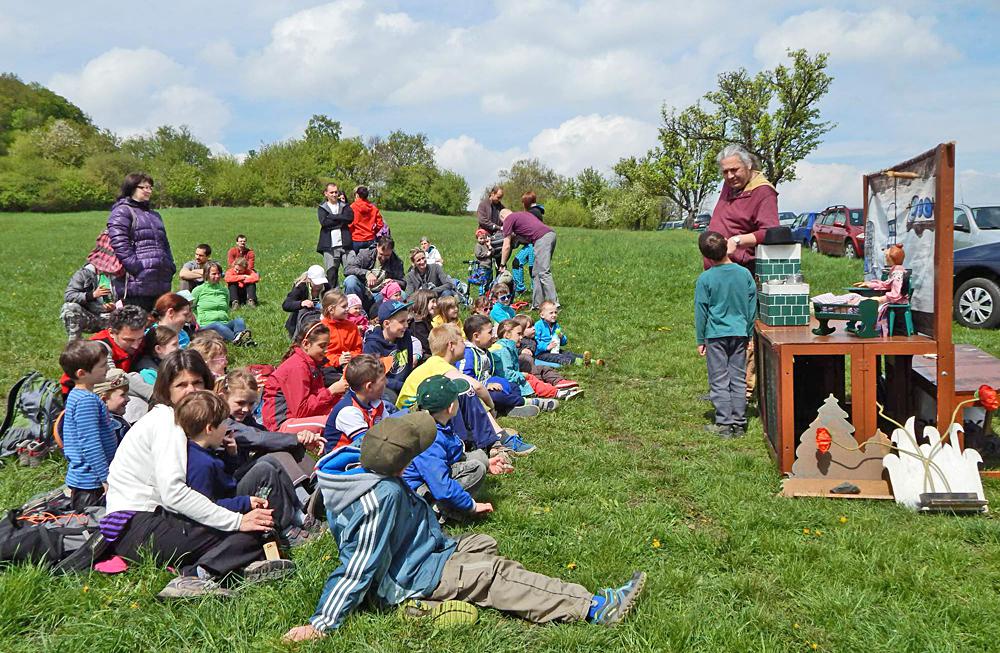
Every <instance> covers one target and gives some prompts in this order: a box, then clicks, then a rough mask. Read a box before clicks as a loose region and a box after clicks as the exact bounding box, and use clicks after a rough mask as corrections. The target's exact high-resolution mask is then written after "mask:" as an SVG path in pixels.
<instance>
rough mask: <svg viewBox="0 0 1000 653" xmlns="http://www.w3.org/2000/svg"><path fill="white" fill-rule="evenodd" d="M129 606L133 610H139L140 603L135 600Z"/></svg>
mask: <svg viewBox="0 0 1000 653" xmlns="http://www.w3.org/2000/svg"><path fill="white" fill-rule="evenodd" d="M129 607H130V608H132V609H133V610H138V609H139V604H138V603H136V602H134V601H133V602H132V605H130V606H129Z"/></svg>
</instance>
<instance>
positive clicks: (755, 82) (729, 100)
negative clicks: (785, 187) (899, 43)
mask: <svg viewBox="0 0 1000 653" xmlns="http://www.w3.org/2000/svg"><path fill="white" fill-rule="evenodd" d="M788 56H789V57H790V58H791V60H792V67H791V68H788V67H787V66H785V65H783V64H779V65H778V66H776V67H775V68H774V70H762V71H760V72H759V73H757V74H756V75H754V76H753V77H750V75H749V74H748V73H747V71H746V70H744V69H743V68H740V69H739V70H737V71H733V72H727V73H722V74H721V75H719V88H718V89H717V90H715V91H711V92H709V93H706V94H705V99H706V100H708V101H709V102H711V103H712V104H713V105H714V106H715V107H716V112H715V119H716V120H717V121H718V122H719V124H720V125H721V131H719V132H710V133H706V134H704V136H703V137H704V138H706V139H708V140H710V141H711V142H713V143H714V144H715V145H716V146H722V145H723V144H724V143H727V142H732V143H739V144H740V145H742V146H743V147H745V148H746V149H747V151H749V152H750V153H752V154H754V155H755V156H756V157H757V158H758V159H759V160H760V164H761V170H762V171H763V173H764V176H765V177H767V179H768V180H769V181H770V182H771V183H772V184H774V185H778V184H779V183H780V182H782V181H792V180H793V179H795V164H796V163H798V162H799V161H801V160H802V159H804V158H805V157H806V156H808V155H809V153H810V152H812V151H813V150H815V149H816V147H817V146H818V145H819V144H820V142H821V139H822V136H823V134H825V133H827V132H828V131H830V130H831V129H833V127H834V126H835V125H834V123H832V122H828V121H821V120H820V111H819V106H818V105H819V101H820V100H821V99H822V98H823V96H824V95H826V94H827V92H828V91H829V90H830V84H831V83H832V82H833V77H831V76H830V75H828V74H827V73H826V67H827V58H828V55H827V54H826V53H822V52H821V53H819V54H817V55H816V56H815V57H810V56H809V54H808V53H807V52H806V51H805V50H789V51H788ZM772 107H773V110H772Z"/></svg>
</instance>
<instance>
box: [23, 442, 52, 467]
mask: <svg viewBox="0 0 1000 653" xmlns="http://www.w3.org/2000/svg"><path fill="white" fill-rule="evenodd" d="M48 457H49V445H47V444H45V443H44V442H42V441H41V440H35V441H33V442H32V443H31V444H29V445H28V467H38V466H39V465H41V464H42V461H43V460H45V459H46V458H48Z"/></svg>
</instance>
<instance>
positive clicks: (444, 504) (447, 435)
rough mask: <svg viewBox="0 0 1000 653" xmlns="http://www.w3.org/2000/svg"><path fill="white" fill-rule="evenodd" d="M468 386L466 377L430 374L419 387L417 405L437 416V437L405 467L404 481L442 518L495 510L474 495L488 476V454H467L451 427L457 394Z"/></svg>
mask: <svg viewBox="0 0 1000 653" xmlns="http://www.w3.org/2000/svg"><path fill="white" fill-rule="evenodd" d="M469 389H470V386H469V382H468V381H466V380H465V379H449V378H448V377H446V376H443V375H441V374H437V375H435V376H430V377H427V378H426V379H424V380H423V381H422V382H421V383H420V386H419V387H418V388H417V406H418V407H419V408H420V409H421V410H426V411H427V412H429V413H430V414H431V417H433V418H434V422H435V423H436V424H437V436H436V437H435V438H434V443H433V444H431V446H430V447H428V448H427V449H425V450H424V451H423V452H422V453H420V454H418V455H417V457H416V458H414V459H413V462H411V463H410V464H409V466H407V468H406V469H405V470H403V481H404V482H405V483H406V484H407V485H409V486H410V489H411V490H413V491H414V492H416V493H417V494H418V495H419V496H422V497H426V498H427V499H428V500H429V501H430V503H431V505H432V506H434V508H435V509H436V512H438V513H439V514H440V515H441V517H442V518H443V519H453V520H464V519H466V518H467V517H470V516H472V515H485V514H487V513H491V512H493V504H491V503H480V502H478V501H476V500H475V498H474V497H475V495H476V494H477V493H478V492H479V488H480V487H481V486H482V484H483V480H484V479H485V478H486V468H487V466H488V465H489V457H488V456H487V455H486V453H485V452H483V451H482V450H481V449H474V450H472V451H469V452H468V453H466V451H465V445H464V444H463V442H462V440H461V439H459V437H458V436H457V435H456V434H455V431H454V430H453V429H452V426H451V424H452V420H453V419H454V418H455V416H457V415H458V396H459V395H460V394H462V393H463V392H468V390H469Z"/></svg>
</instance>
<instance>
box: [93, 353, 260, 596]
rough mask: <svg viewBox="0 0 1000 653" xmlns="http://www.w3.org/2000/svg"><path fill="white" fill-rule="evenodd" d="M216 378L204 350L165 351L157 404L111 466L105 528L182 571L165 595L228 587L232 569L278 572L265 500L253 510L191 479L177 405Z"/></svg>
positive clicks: (124, 551) (134, 552)
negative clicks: (226, 504)
mask: <svg viewBox="0 0 1000 653" xmlns="http://www.w3.org/2000/svg"><path fill="white" fill-rule="evenodd" d="M212 384H213V380H212V373H211V372H210V371H209V369H208V366H206V365H205V361H204V360H203V359H202V357H201V354H199V353H197V352H194V351H190V350H184V351H177V352H174V353H173V354H170V355H169V356H167V357H166V359H164V361H163V365H162V366H161V369H160V373H159V375H158V376H157V378H156V385H155V387H154V388H153V402H154V406H153V408H152V409H151V410H150V411H149V413H147V414H146V415H145V416H144V417H143V418H142V419H140V420H139V421H138V422H136V424H135V425H134V426H133V427H132V428H131V429H130V430H129V433H128V437H126V438H125V439H124V440H123V441H122V443H121V445H119V447H118V451H117V453H116V454H115V458H114V460H113V461H112V462H111V467H110V472H109V474H108V493H107V514H106V515H105V517H104V518H103V519H102V520H101V533H102V534H103V535H104V537H105V539H106V540H107V541H108V542H109V543H111V546H112V549H113V551H114V553H115V554H117V555H119V556H121V557H123V558H126V559H129V560H135V561H138V560H140V559H141V557H142V555H141V554H140V551H142V552H145V555H152V557H153V559H154V560H155V561H156V562H157V563H159V564H166V563H167V562H170V563H171V564H173V565H174V567H175V568H176V569H178V570H179V571H180V573H181V575H180V576H177V577H176V578H174V579H173V580H171V581H170V582H169V583H168V584H167V586H166V587H165V588H164V589H163V591H161V592H160V594H159V596H160V597H161V598H183V597H188V596H199V595H205V594H216V595H227V594H229V591H228V590H226V589H224V588H222V587H221V586H220V581H221V580H222V579H224V578H225V577H226V576H227V575H229V574H232V573H242V574H243V575H244V576H245V577H246V579H247V580H263V579H265V578H266V577H269V576H272V575H273V572H274V570H273V569H271V568H270V567H269V566H268V564H267V563H268V562H269V561H264V560H263V557H264V550H263V548H262V544H263V542H262V540H261V538H260V535H261V534H262V533H264V532H267V531H269V530H271V529H272V528H274V517H273V515H272V511H271V510H270V509H269V508H268V507H267V501H265V500H263V499H257V500H256V502H255V503H254V505H253V509H252V510H250V511H249V512H247V513H246V514H240V513H238V512H233V511H231V510H228V509H226V508H223V507H221V506H219V505H217V504H215V503H213V502H212V500H211V499H209V498H208V497H206V496H205V495H203V494H200V493H199V492H197V491H195V490H193V489H192V488H191V487H189V486H188V485H187V464H188V442H187V437H185V435H184V431H182V430H181V428H180V427H179V426H178V425H177V423H176V421H175V418H174V406H175V405H176V404H177V403H178V402H179V401H180V400H181V399H183V398H184V397H186V396H187V395H189V394H191V393H192V392H195V391H197V390H205V389H208V388H210V387H211V386H212ZM252 503H253V502H252Z"/></svg>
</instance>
